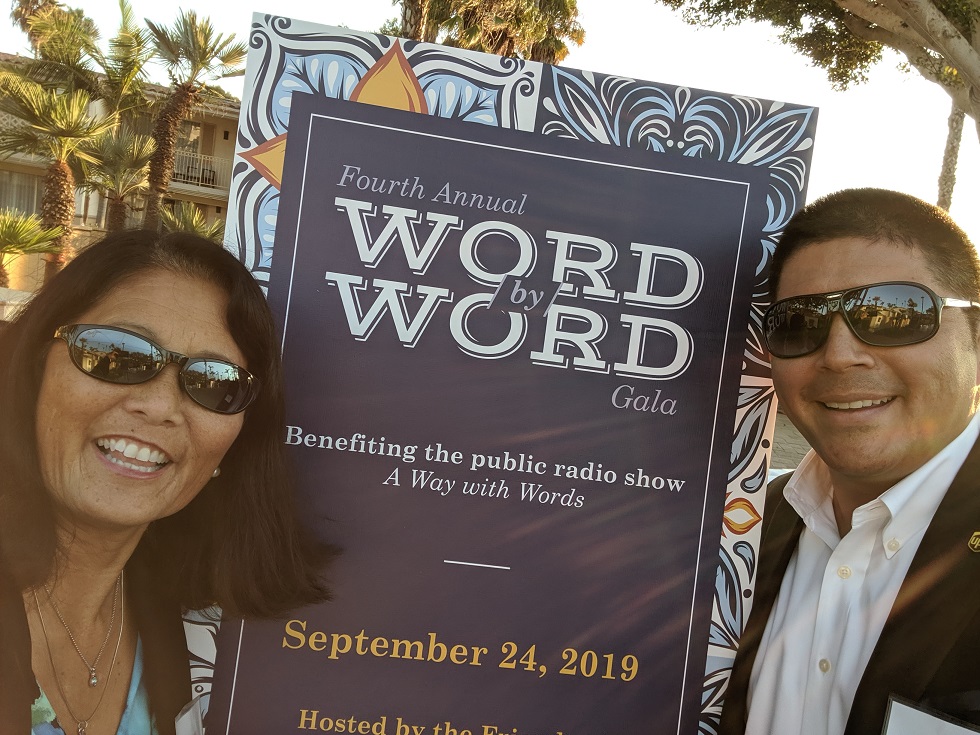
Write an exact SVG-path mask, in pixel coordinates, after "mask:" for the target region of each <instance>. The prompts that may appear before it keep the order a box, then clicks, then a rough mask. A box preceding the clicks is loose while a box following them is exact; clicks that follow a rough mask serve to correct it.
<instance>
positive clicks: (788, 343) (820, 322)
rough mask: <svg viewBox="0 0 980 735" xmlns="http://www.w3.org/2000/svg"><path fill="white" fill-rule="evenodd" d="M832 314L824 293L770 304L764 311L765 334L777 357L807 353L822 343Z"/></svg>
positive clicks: (767, 342)
mask: <svg viewBox="0 0 980 735" xmlns="http://www.w3.org/2000/svg"><path fill="white" fill-rule="evenodd" d="M830 319H831V314H830V310H829V309H828V307H827V300H826V299H824V298H823V297H816V298H810V297H806V296H801V297H799V298H795V299H786V300H785V301H778V302H776V303H775V304H773V306H772V308H771V309H769V311H767V312H766V323H765V325H764V326H765V334H766V344H767V345H768V346H769V351H770V352H771V353H772V354H774V355H775V356H776V357H798V356H800V355H807V354H809V353H811V352H813V351H814V350H816V349H817V348H818V347H820V345H821V344H823V341H824V340H825V339H826V338H827V330H828V328H829V327H830Z"/></svg>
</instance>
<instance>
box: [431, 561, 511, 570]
mask: <svg viewBox="0 0 980 735" xmlns="http://www.w3.org/2000/svg"><path fill="white" fill-rule="evenodd" d="M442 561H443V563H445V564H462V565H463V566H466V567H485V568H487V569H506V570H507V571H508V572H509V571H510V567H502V566H500V565H499V564H477V563H476V562H473V561H453V560H452V559H443V560H442Z"/></svg>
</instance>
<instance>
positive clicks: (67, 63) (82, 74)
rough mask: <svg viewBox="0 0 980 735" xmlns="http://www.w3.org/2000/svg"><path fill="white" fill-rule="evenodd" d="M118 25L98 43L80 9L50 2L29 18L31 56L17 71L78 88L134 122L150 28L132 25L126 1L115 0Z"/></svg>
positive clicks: (140, 108)
mask: <svg viewBox="0 0 980 735" xmlns="http://www.w3.org/2000/svg"><path fill="white" fill-rule="evenodd" d="M119 13H120V18H121V20H120V24H119V28H118V30H117V31H116V34H115V35H114V36H113V37H112V38H111V39H110V40H109V51H108V53H105V52H103V51H102V49H101V48H100V47H99V31H98V29H97V28H96V27H95V25H94V23H92V21H91V20H90V19H88V18H86V17H85V16H84V15H83V14H82V12H81V11H77V10H75V11H72V10H66V9H64V8H62V7H60V6H57V5H55V6H49V7H47V8H45V9H43V10H41V11H39V12H38V13H36V14H35V15H34V16H33V17H31V18H30V20H29V26H30V29H31V32H32V33H33V34H34V36H35V38H36V45H35V48H36V58H35V59H33V60H32V61H31V63H29V64H26V65H24V66H23V67H22V68H21V73H22V74H23V75H24V76H26V77H28V78H30V79H33V80H34V81H37V82H39V83H41V84H43V85H44V86H48V87H56V88H57V89H59V90H62V91H72V90H76V89H81V90H83V91H85V92H86V93H88V95H89V96H90V97H92V98H93V99H98V100H100V101H101V102H102V104H103V105H104V106H105V107H106V108H107V109H108V110H109V111H112V112H116V113H118V114H119V115H120V117H121V118H122V119H125V120H129V121H133V120H135V119H136V117H137V116H138V115H139V114H140V113H142V112H144V111H145V110H146V109H147V107H148V101H147V98H146V94H145V91H144V85H145V82H146V65H147V63H148V62H149V61H150V59H151V58H152V57H153V53H154V49H153V43H152V39H151V38H150V34H149V32H148V31H147V30H146V29H145V28H141V27H139V26H138V25H137V24H136V21H135V18H134V16H133V9H132V8H131V7H130V5H129V2H128V0H119Z"/></svg>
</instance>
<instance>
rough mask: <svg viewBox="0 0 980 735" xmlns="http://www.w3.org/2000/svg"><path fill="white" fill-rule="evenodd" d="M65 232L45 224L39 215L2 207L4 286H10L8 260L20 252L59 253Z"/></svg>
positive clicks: (0, 273)
mask: <svg viewBox="0 0 980 735" xmlns="http://www.w3.org/2000/svg"><path fill="white" fill-rule="evenodd" d="M63 234H64V233H63V230H62V228H61V227H44V225H42V224H41V220H40V218H39V217H38V216H37V215H34V214H23V213H21V212H17V211H14V210H11V209H0V288H7V287H9V285H10V280H9V278H8V276H7V269H6V264H7V263H9V262H10V261H11V260H12V259H13V258H16V257H17V256H20V255H28V254H31V253H56V252H58V250H59V249H60V246H59V245H58V244H56V241H57V240H58V239H59V238H60V237H61V236H62V235H63Z"/></svg>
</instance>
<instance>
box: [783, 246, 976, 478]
mask: <svg viewBox="0 0 980 735" xmlns="http://www.w3.org/2000/svg"><path fill="white" fill-rule="evenodd" d="M882 281H915V282H917V283H922V284H923V285H925V286H928V287H929V288H931V289H932V290H933V291H935V292H936V293H937V294H939V295H940V296H957V297H960V298H962V297H964V296H966V295H965V294H953V293H950V291H949V288H947V287H946V286H944V285H943V284H942V283H940V282H939V281H938V280H937V279H936V278H935V277H934V276H933V275H932V273H931V271H930V269H929V265H928V262H927V261H926V258H925V257H924V256H923V255H922V254H921V253H920V252H919V251H918V250H911V249H909V248H908V247H906V246H905V245H901V244H895V243H893V242H891V241H887V240H886V241H878V242H871V241H869V240H865V239H863V238H840V239H836V240H830V241H827V242H822V243H817V244H811V245H807V246H805V247H804V248H803V249H802V250H799V251H798V252H796V253H795V254H793V255H792V256H791V257H790V258H789V259H788V260H787V261H786V264H785V266H784V269H783V273H782V277H781V280H780V283H779V291H778V293H777V294H776V299H777V300H779V299H785V298H788V297H790V296H800V295H803V294H813V293H827V292H836V291H843V290H845V289H848V288H854V287H857V286H864V285H867V284H871V283H879V282H882ZM978 363H980V359H978V348H977V344H976V340H975V339H974V337H973V334H972V331H971V329H970V326H969V323H968V321H967V318H966V313H965V310H964V309H954V308H950V309H945V310H943V313H942V323H941V326H940V328H939V331H938V333H937V334H936V335H935V336H934V337H933V338H932V339H930V340H928V341H926V342H921V343H919V344H915V345H908V346H903V347H873V346H871V345H867V344H864V343H863V342H861V341H860V340H859V339H858V338H857V337H855V336H854V334H853V333H852V332H851V331H850V329H849V328H848V326H847V324H845V322H844V320H843V318H841V317H840V316H839V315H835V316H834V318H833V321H832V324H831V327H830V334H829V336H828V337H827V341H826V342H825V343H824V344H823V346H821V347H820V349H818V350H817V351H816V352H814V353H812V354H809V355H805V356H803V357H795V358H791V359H780V358H778V357H773V358H772V377H773V382H774V384H775V388H776V394H777V395H778V396H779V401H780V405H781V406H782V408H783V410H784V411H785V412H786V415H787V416H789V418H790V420H791V421H792V422H793V424H794V425H795V426H796V427H797V428H798V429H799V430H800V433H801V434H802V435H803V436H804V437H805V438H806V439H807V441H809V442H810V444H811V446H812V447H813V448H814V449H815V450H816V451H817V454H819V455H820V457H821V458H822V459H823V460H824V462H826V463H827V465H828V466H829V467H830V470H831V474H832V476H833V477H834V481H835V484H837V483H838V482H840V481H843V480H844V479H845V478H846V479H847V481H848V482H849V483H851V484H852V485H853V484H854V483H858V484H860V485H862V486H864V487H866V488H868V489H874V490H876V492H875V493H874V494H875V495H877V494H879V493H880V492H882V491H883V490H885V489H887V488H888V487H891V486H892V485H893V484H895V483H896V482H898V481H899V480H901V479H902V478H904V477H905V476H907V475H908V474H910V473H911V472H913V471H914V470H916V469H918V468H919V467H921V466H922V465H923V464H925V462H927V461H928V460H929V459H930V458H931V457H933V456H934V455H935V454H936V453H937V452H939V450H941V449H942V448H943V447H944V446H946V444H948V443H949V442H950V441H952V440H953V439H954V438H955V437H956V436H957V435H958V434H959V433H960V432H961V431H962V430H963V429H964V428H965V427H966V425H967V423H968V422H969V420H970V418H971V417H972V415H973V412H974V410H975V395H976V390H977V388H976V386H977V383H978V381H980V364H978ZM860 401H864V402H868V401H872V402H873V405H867V406H863V407H860V408H850V407H848V404H854V403H856V402H860Z"/></svg>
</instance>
